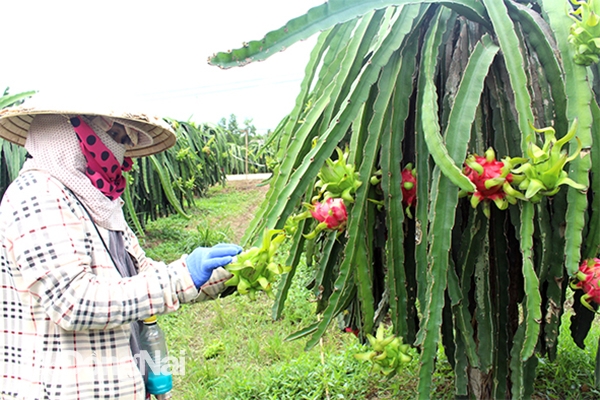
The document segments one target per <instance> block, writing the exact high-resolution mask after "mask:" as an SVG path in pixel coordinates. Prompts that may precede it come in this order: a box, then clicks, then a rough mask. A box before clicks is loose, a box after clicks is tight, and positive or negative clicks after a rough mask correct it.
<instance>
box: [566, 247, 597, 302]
mask: <svg viewBox="0 0 600 400" xmlns="http://www.w3.org/2000/svg"><path fill="white" fill-rule="evenodd" d="M575 277H576V278H577V279H578V282H576V283H572V284H571V287H572V288H573V289H581V290H583V292H584V295H583V296H581V303H582V304H583V305H584V306H586V307H587V308H589V309H590V310H592V311H595V310H594V309H593V308H592V306H590V304H589V300H591V301H592V302H593V303H595V304H597V305H600V259H598V258H590V259H588V260H584V261H583V262H582V263H581V265H580V266H579V271H577V274H576V275H575Z"/></svg>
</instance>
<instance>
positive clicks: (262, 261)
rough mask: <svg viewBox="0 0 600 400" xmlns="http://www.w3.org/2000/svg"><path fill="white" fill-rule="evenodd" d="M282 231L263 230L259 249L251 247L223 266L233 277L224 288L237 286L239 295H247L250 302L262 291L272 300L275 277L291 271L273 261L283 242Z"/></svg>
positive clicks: (283, 235)
mask: <svg viewBox="0 0 600 400" xmlns="http://www.w3.org/2000/svg"><path fill="white" fill-rule="evenodd" d="M285 239H286V235H285V233H284V231H283V230H282V229H269V230H265V234H264V236H263V239H262V245H261V247H256V246H255V247H252V248H250V249H248V250H246V251H243V252H242V253H240V254H239V255H238V256H237V257H236V259H235V260H234V261H233V262H232V263H230V264H228V265H227V266H225V269H227V271H229V272H231V273H232V274H233V277H232V278H230V279H229V280H228V281H227V282H225V285H226V286H237V291H238V293H240V294H247V295H248V296H249V297H250V299H251V300H255V299H256V294H257V292H259V291H264V292H266V293H267V295H268V296H269V297H270V298H273V297H274V295H273V288H272V285H271V284H272V283H273V282H274V281H275V280H276V279H277V277H278V276H279V275H281V274H283V273H285V272H289V271H290V270H291V267H290V266H283V265H281V264H279V263H278V262H277V261H276V260H275V255H276V254H277V250H278V249H279V246H280V245H281V244H282V243H283V242H284V241H285Z"/></svg>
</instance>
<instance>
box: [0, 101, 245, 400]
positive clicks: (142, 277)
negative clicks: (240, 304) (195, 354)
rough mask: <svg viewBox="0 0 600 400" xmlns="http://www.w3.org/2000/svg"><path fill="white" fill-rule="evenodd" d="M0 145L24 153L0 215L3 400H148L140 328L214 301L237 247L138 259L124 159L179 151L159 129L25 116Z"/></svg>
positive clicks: (42, 111) (42, 112)
mask: <svg viewBox="0 0 600 400" xmlns="http://www.w3.org/2000/svg"><path fill="white" fill-rule="evenodd" d="M0 136H1V137H3V138H4V139H7V140H10V141H12V142H14V143H17V144H20V145H24V146H25V148H26V149H27V151H28V159H27V161H26V162H25V164H24V165H23V168H22V170H21V171H20V173H19V176H18V177H17V179H15V181H14V182H12V183H11V185H10V186H9V187H8V189H7V190H6V192H5V194H4V197H3V199H2V203H1V204H0V244H1V246H0V303H1V307H0V308H1V312H2V315H1V316H0V357H1V360H2V361H1V362H0V397H1V398H19V399H88V398H117V397H120V398H127V399H144V398H146V394H145V389H144V379H143V376H142V374H141V373H140V370H139V368H138V366H137V364H136V360H138V361H139V357H135V355H136V354H137V352H139V344H138V339H139V336H138V335H139V330H138V321H142V320H143V319H145V318H148V317H150V316H152V315H156V314H164V313H168V312H172V311H175V310H177V309H178V308H179V305H180V304H181V303H183V302H191V301H194V300H203V299H206V298H214V297H215V296H217V295H218V293H219V292H220V291H221V290H222V289H223V288H224V285H223V283H224V281H225V280H227V279H228V278H229V277H230V274H229V273H227V271H225V269H223V268H220V267H223V266H225V265H227V264H228V263H229V262H231V260H232V257H233V256H235V255H236V254H238V253H239V252H240V251H241V250H242V249H241V247H239V246H236V245H231V244H221V245H217V246H215V247H213V248H198V249H196V250H194V251H193V252H192V253H191V254H190V255H189V256H185V255H184V256H182V258H181V259H179V260H177V261H175V262H173V263H171V264H169V265H166V264H165V263H162V262H157V261H154V260H151V259H149V258H147V257H146V255H145V253H144V251H143V249H142V248H141V247H140V244H139V242H138V239H137V237H136V236H135V234H134V233H133V231H132V230H131V229H130V228H129V227H128V226H127V223H126V221H125V218H124V216H123V211H122V203H123V202H122V200H121V198H120V195H121V193H122V192H123V190H124V189H125V179H124V177H123V175H122V171H127V170H128V169H129V168H131V165H132V162H131V159H130V158H129V157H130V156H134V157H142V156H147V155H150V154H154V153H157V152H160V151H162V150H165V149H166V148H168V147H170V146H171V145H173V143H174V142H175V135H174V134H173V132H172V131H171V129H170V127H169V126H167V125H166V124H165V123H164V122H163V121H161V120H159V119H157V118H149V117H147V116H145V115H141V114H119V113H115V112H102V111H97V110H96V111H95V112H90V111H89V110H87V111H85V110H79V111H78V112H75V111H71V110H56V109H49V108H41V107H33V108H32V107H27V106H26V105H25V106H21V107H16V108H11V109H5V110H2V111H0Z"/></svg>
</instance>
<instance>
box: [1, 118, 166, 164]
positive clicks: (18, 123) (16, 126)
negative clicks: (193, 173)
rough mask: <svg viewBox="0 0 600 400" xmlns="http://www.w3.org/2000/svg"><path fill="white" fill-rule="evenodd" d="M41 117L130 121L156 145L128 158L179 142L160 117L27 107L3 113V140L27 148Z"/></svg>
mask: <svg viewBox="0 0 600 400" xmlns="http://www.w3.org/2000/svg"><path fill="white" fill-rule="evenodd" d="M39 114H57V115H102V116H106V117H109V118H121V119H125V120H128V121H130V122H131V123H132V124H133V125H135V126H137V127H139V129H141V130H143V131H144V132H146V133H147V134H148V135H149V136H150V137H152V144H150V145H147V146H136V147H132V148H130V149H127V151H126V152H125V155H126V156H128V157H145V156H149V155H152V154H156V153H160V152H162V151H164V150H167V149H168V148H170V147H171V146H173V145H174V144H175V141H176V139H177V137H176V136H175V133H174V132H173V130H172V128H171V127H170V126H169V125H168V124H167V123H166V122H165V121H164V120H162V119H160V118H157V117H150V116H148V115H146V114H130V113H120V112H112V111H109V112H102V113H98V112H87V111H71V110H48V109H36V108H32V107H24V106H18V107H11V108H5V109H2V110H0V137H2V138H4V139H6V140H8V141H10V142H12V143H15V144H18V145H20V146H24V145H25V141H26V139H27V133H28V132H29V127H30V126H31V122H32V121H33V118H34V117H35V116H36V115H39Z"/></svg>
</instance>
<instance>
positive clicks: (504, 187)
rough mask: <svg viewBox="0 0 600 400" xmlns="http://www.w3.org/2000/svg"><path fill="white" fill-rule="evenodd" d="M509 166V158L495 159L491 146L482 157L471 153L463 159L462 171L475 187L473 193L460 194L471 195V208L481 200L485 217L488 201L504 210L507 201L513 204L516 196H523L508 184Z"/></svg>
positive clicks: (509, 176)
mask: <svg viewBox="0 0 600 400" xmlns="http://www.w3.org/2000/svg"><path fill="white" fill-rule="evenodd" d="M511 168H512V162H511V161H510V158H506V159H504V160H503V161H497V160H496V153H495V152H494V149H492V148H491V147H490V148H489V149H488V150H487V151H486V152H485V155H484V157H481V156H478V155H476V154H471V155H470V156H469V157H467V160H466V161H465V167H464V173H465V175H466V176H468V177H469V179H470V180H471V182H473V183H474V184H475V188H476V189H475V192H474V193H466V192H461V195H468V194H471V195H472V196H471V205H472V206H473V208H476V207H477V205H478V204H479V203H481V202H483V212H484V214H485V215H486V216H487V217H489V215H490V205H489V203H490V201H493V202H494V203H495V204H496V206H497V207H498V208H499V209H500V210H505V209H506V208H507V207H508V203H511V204H515V203H516V202H517V200H516V199H517V198H523V194H522V193H520V192H518V191H516V190H515V189H513V188H512V186H510V183H511V182H512V181H513V175H512V174H511V173H510V170H511Z"/></svg>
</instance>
